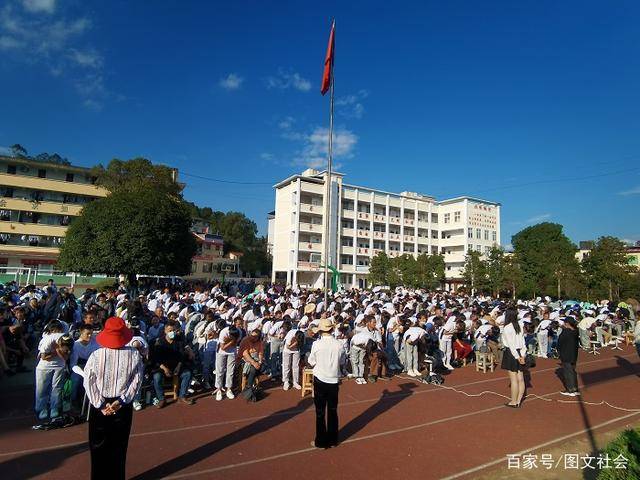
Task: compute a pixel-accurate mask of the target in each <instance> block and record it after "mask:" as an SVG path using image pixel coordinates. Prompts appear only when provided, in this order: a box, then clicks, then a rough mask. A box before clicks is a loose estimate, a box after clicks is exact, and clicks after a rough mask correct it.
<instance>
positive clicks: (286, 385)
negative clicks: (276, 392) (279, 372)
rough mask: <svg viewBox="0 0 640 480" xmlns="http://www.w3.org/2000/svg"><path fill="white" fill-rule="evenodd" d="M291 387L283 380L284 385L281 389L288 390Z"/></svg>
mask: <svg viewBox="0 0 640 480" xmlns="http://www.w3.org/2000/svg"><path fill="white" fill-rule="evenodd" d="M290 388H291V386H290V385H289V382H284V386H283V387H282V389H283V390H289V389H290Z"/></svg>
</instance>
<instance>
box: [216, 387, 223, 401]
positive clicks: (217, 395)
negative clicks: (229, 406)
mask: <svg viewBox="0 0 640 480" xmlns="http://www.w3.org/2000/svg"><path fill="white" fill-rule="evenodd" d="M216 401H217V402H220V401H222V390H218V391H217V392H216Z"/></svg>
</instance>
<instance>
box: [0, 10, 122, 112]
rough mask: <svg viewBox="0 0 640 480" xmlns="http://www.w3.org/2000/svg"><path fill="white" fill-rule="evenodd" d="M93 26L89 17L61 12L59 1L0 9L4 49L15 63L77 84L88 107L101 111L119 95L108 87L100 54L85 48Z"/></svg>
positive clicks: (0, 33) (1, 45) (0, 29)
mask: <svg viewBox="0 0 640 480" xmlns="http://www.w3.org/2000/svg"><path fill="white" fill-rule="evenodd" d="M20 4H21V5H22V7H24V9H21V8H20ZM25 10H26V13H25ZM39 13H46V14H48V15H47V16H46V17H43V16H42V15H37V14H39ZM91 26H92V22H91V20H90V19H89V18H87V17H86V16H81V17H76V18H68V17H66V16H64V14H63V13H57V12H56V1H55V0H22V1H21V2H20V1H19V0H10V1H8V2H7V3H6V4H5V5H4V7H2V8H1V9H0V50H3V51H6V52H9V53H10V54H12V55H11V56H10V57H9V58H11V60H13V61H14V62H15V63H23V64H27V65H43V66H44V67H45V68H46V71H48V72H49V73H50V74H51V75H52V76H54V77H58V78H60V79H61V81H68V82H69V83H70V84H71V85H73V86H74V87H75V89H76V91H77V92H78V94H79V95H80V96H81V97H82V102H83V104H84V105H85V106H87V108H90V109H92V110H97V108H96V106H97V105H100V107H102V104H103V103H104V102H105V101H106V100H107V99H111V98H117V97H118V95H117V94H115V93H112V92H110V91H109V90H108V89H107V88H106V86H105V82H104V77H103V69H104V59H103V57H102V55H101V54H100V52H98V51H97V50H96V49H94V48H91V47H90V46H86V45H83V43H84V42H83V36H84V35H85V34H86V33H87V32H88V31H89V30H90V29H91Z"/></svg>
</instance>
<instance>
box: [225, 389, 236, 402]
mask: <svg viewBox="0 0 640 480" xmlns="http://www.w3.org/2000/svg"><path fill="white" fill-rule="evenodd" d="M227 398H228V399H229V400H233V399H234V398H236V396H235V395H234V394H233V392H232V391H231V389H230V388H228V389H227Z"/></svg>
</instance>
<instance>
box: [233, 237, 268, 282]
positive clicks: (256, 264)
mask: <svg viewBox="0 0 640 480" xmlns="http://www.w3.org/2000/svg"><path fill="white" fill-rule="evenodd" d="M240 268H241V269H242V271H243V272H245V274H246V273H248V274H249V276H250V277H255V276H258V274H260V275H268V274H269V273H270V272H271V257H270V256H269V254H268V253H267V239H266V238H265V237H260V238H259V239H257V240H256V242H255V244H254V245H253V246H252V247H249V248H248V249H247V250H246V252H244V253H243V255H242V257H240Z"/></svg>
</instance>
